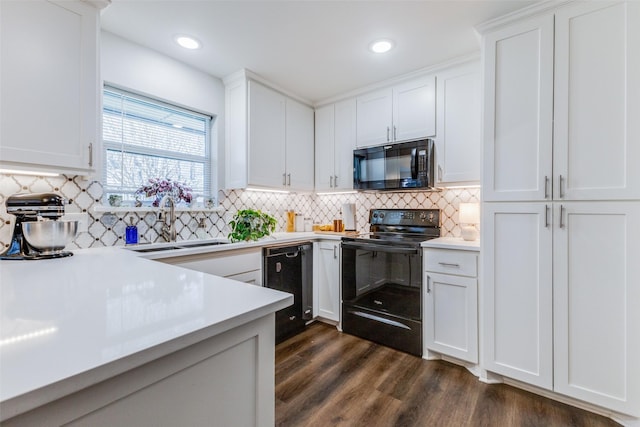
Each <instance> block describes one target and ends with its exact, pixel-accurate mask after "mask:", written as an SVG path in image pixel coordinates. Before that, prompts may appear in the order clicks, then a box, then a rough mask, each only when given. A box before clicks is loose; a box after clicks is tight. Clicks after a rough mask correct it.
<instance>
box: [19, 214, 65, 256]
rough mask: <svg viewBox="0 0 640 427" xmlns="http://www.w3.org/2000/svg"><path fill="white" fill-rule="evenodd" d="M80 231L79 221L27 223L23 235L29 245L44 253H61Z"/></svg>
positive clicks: (23, 225) (24, 225) (24, 224)
mask: <svg viewBox="0 0 640 427" xmlns="http://www.w3.org/2000/svg"><path fill="white" fill-rule="evenodd" d="M77 231H78V221H25V222H23V223H22V233H23V234H24V238H25V239H27V243H29V245H31V246H32V247H33V248H35V249H36V250H38V251H40V252H42V253H55V252H60V251H62V250H63V249H64V247H65V246H67V245H68V244H69V243H70V242H71V241H72V240H73V238H74V237H75V236H76V233H77Z"/></svg>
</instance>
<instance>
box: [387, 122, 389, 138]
mask: <svg viewBox="0 0 640 427" xmlns="http://www.w3.org/2000/svg"><path fill="white" fill-rule="evenodd" d="M387 142H389V126H387Z"/></svg>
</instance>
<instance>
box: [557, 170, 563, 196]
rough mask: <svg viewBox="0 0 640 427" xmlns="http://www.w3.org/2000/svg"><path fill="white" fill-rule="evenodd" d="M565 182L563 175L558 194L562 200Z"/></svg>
mask: <svg viewBox="0 0 640 427" xmlns="http://www.w3.org/2000/svg"><path fill="white" fill-rule="evenodd" d="M563 182H564V178H563V176H562V175H560V182H559V183H558V194H559V195H560V198H561V199H562V198H564V191H563V190H562V187H563V185H562V184H563Z"/></svg>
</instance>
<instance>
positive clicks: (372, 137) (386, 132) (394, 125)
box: [356, 76, 436, 147]
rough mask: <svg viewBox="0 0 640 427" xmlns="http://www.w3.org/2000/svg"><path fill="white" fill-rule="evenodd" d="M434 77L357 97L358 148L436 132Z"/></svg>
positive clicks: (418, 137)
mask: <svg viewBox="0 0 640 427" xmlns="http://www.w3.org/2000/svg"><path fill="white" fill-rule="evenodd" d="M435 83H436V81H435V77H434V76H428V77H422V78H419V79H415V80H411V81H409V82H406V83H402V84H399V85H396V86H394V87H392V88H388V89H383V90H379V91H375V92H372V93H368V94H365V95H362V96H359V97H358V99H357V110H356V111H357V132H356V135H357V143H356V145H357V146H358V147H367V146H372V145H380V144H385V143H387V142H398V141H408V140H413V139H420V138H427V137H430V136H434V135H435V133H436V121H435V118H436V114H435V112H436V103H435V87H436V86H435Z"/></svg>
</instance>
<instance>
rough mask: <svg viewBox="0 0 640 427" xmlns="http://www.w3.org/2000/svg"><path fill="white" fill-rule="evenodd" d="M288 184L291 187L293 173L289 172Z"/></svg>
mask: <svg viewBox="0 0 640 427" xmlns="http://www.w3.org/2000/svg"><path fill="white" fill-rule="evenodd" d="M287 185H288V186H289V187H291V174H290V173H289V174H287Z"/></svg>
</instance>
